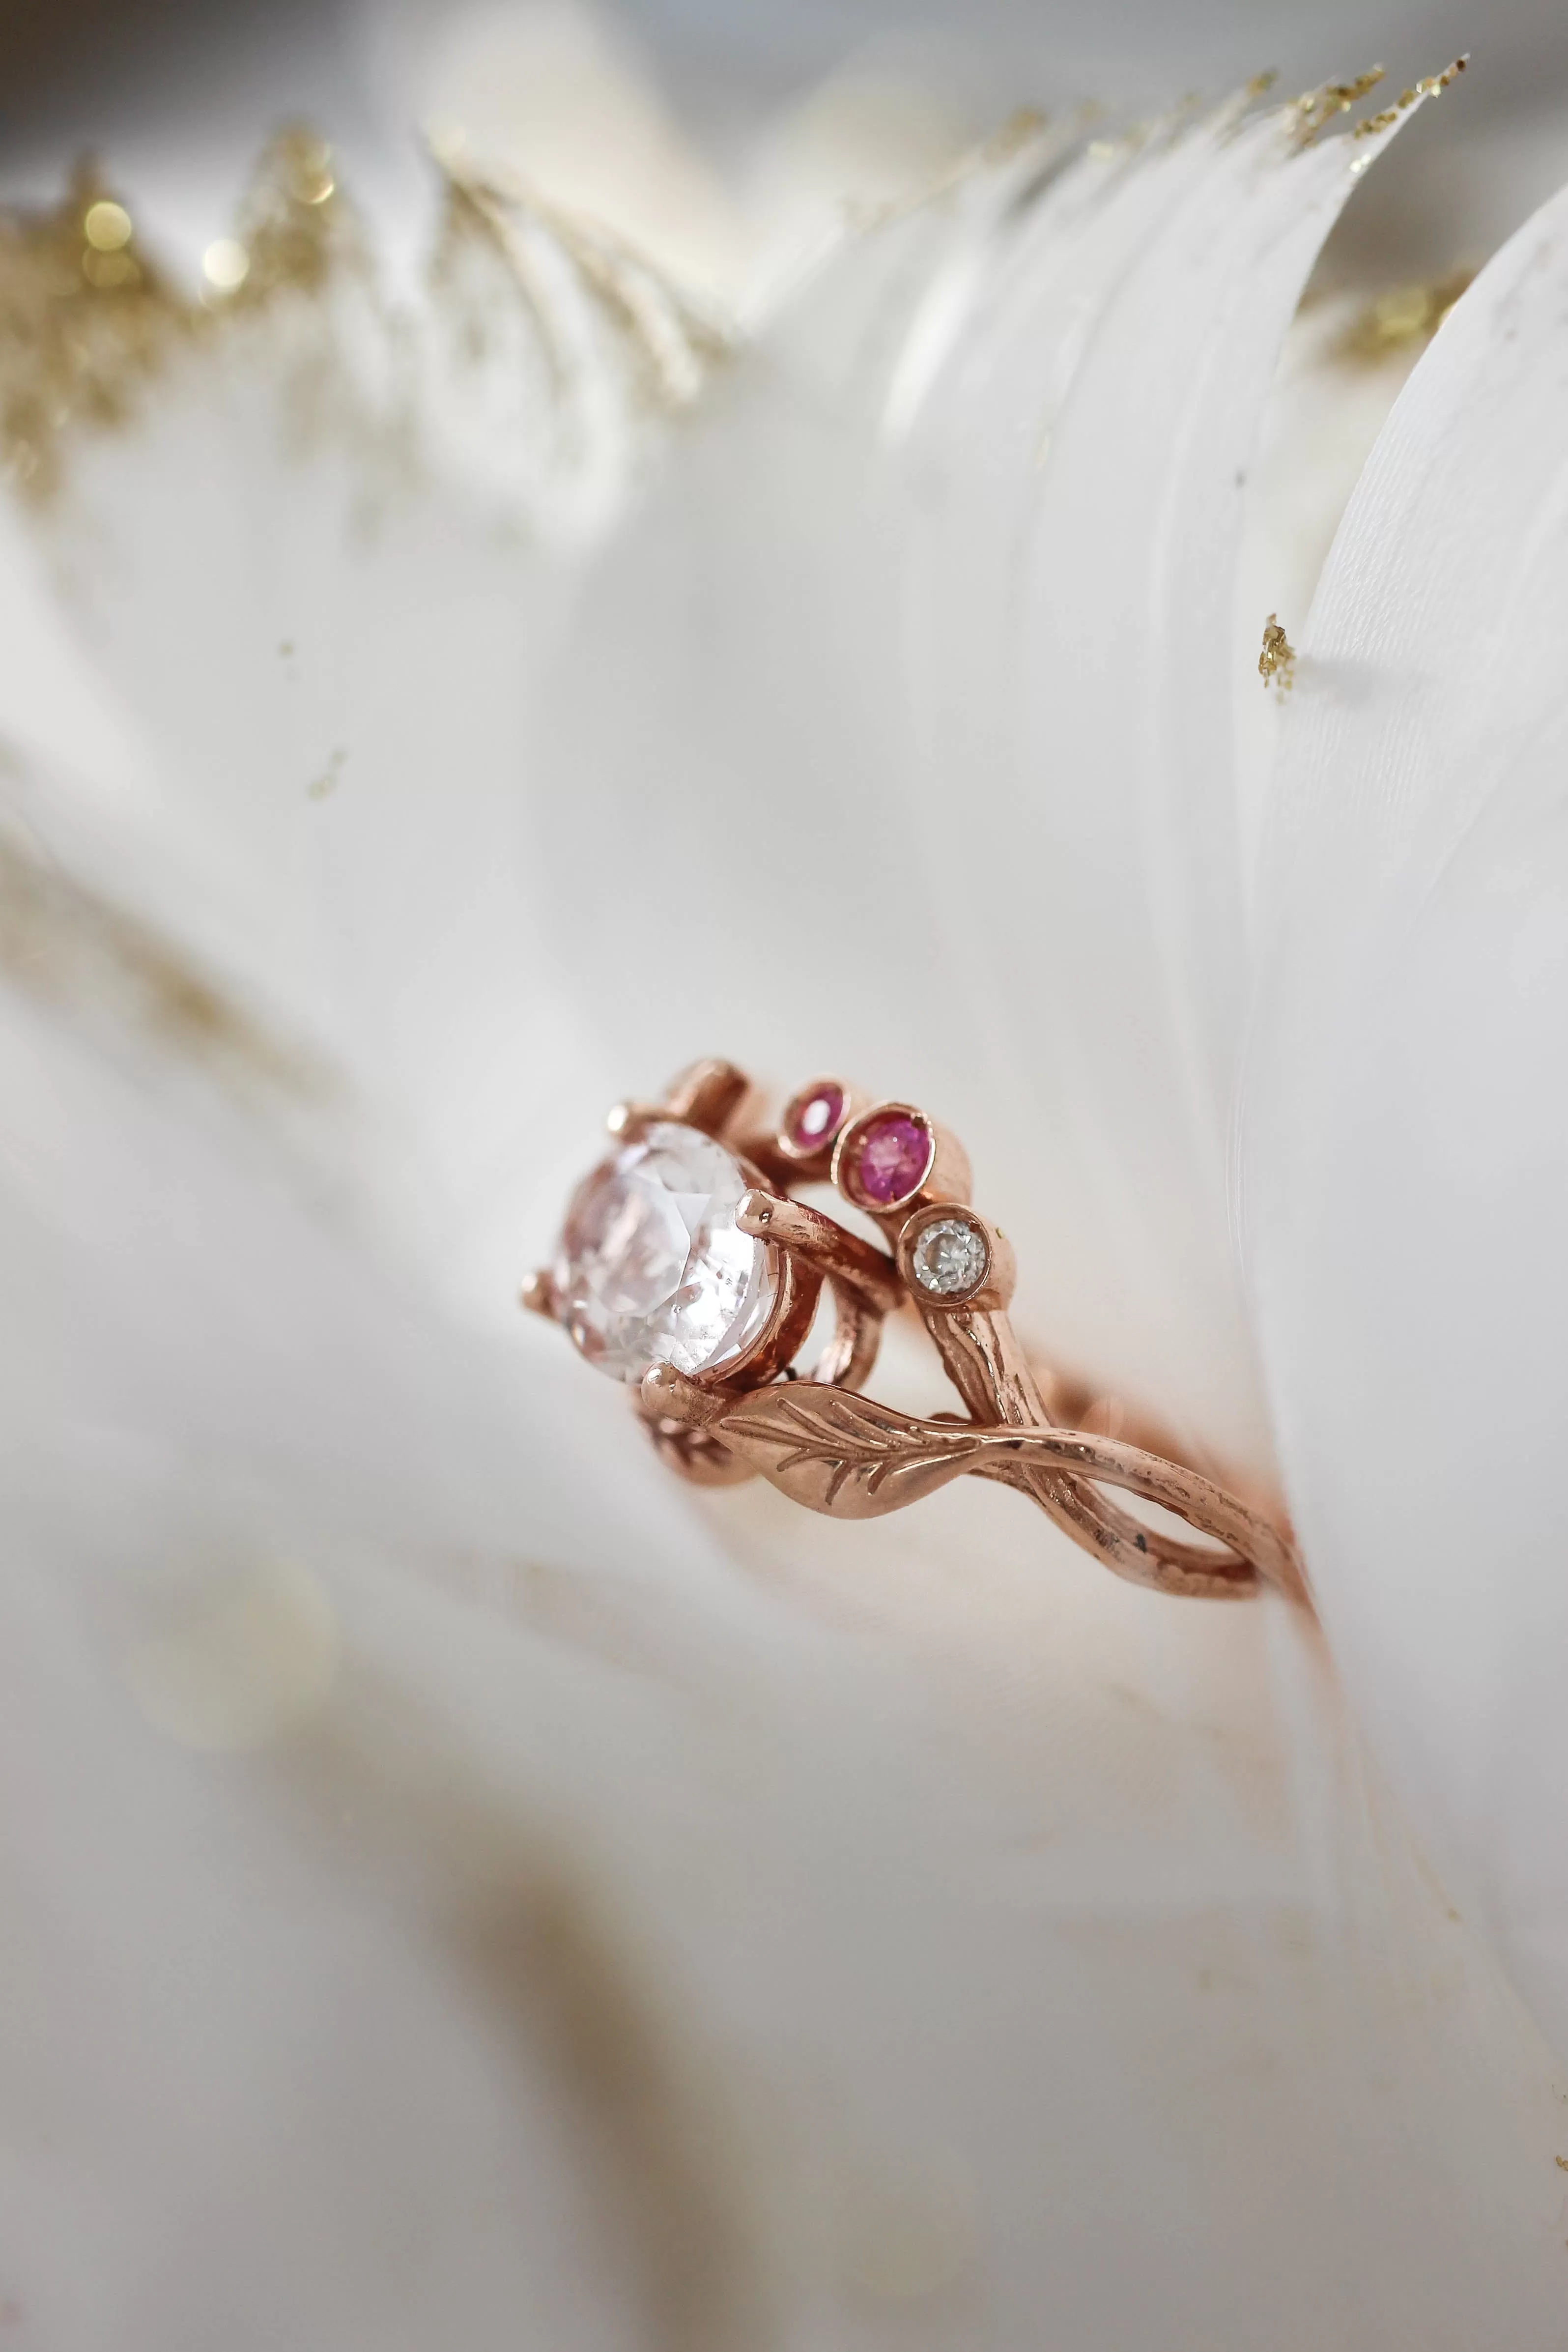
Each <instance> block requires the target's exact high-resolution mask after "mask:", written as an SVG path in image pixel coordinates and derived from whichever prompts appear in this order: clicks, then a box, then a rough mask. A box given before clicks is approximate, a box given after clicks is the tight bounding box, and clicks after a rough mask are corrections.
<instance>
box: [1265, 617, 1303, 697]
mask: <svg viewBox="0 0 1568 2352" xmlns="http://www.w3.org/2000/svg"><path fill="white" fill-rule="evenodd" d="M1258 675H1259V677H1260V678H1261V679H1262V681H1263V684H1264V686H1265V687H1266V688H1267V687H1270V686H1274V687H1278V688H1279V690H1280V692H1281V694H1289V692H1290V690H1291V687H1292V686H1294V684H1295V682H1296V648H1295V646H1293V645H1292V644H1291V640H1290V638H1289V637H1288V636H1287V635H1285V632H1284V630H1283V629H1282V628H1281V626H1280V615H1279V614H1278V613H1270V615H1269V617H1268V619H1267V620H1266V621H1265V622H1264V624H1263V650H1262V652H1261V653H1260V655H1259V656H1258Z"/></svg>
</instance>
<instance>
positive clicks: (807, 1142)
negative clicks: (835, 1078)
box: [789, 1079, 844, 1151]
mask: <svg viewBox="0 0 1568 2352" xmlns="http://www.w3.org/2000/svg"><path fill="white" fill-rule="evenodd" d="M843 1115H844V1090H843V1088H842V1087H835V1086H834V1085H833V1083H832V1081H831V1079H829V1080H828V1081H827V1082H826V1083H825V1084H824V1085H822V1086H820V1087H812V1089H811V1091H810V1094H809V1095H803V1096H800V1097H798V1099H797V1100H796V1103H795V1106H794V1108H793V1109H792V1110H791V1111H790V1114H789V1140H790V1142H791V1143H792V1144H794V1145H795V1146H796V1148H797V1149H798V1150H801V1151H811V1150H815V1149H816V1147H817V1145H818V1144H819V1143H821V1142H822V1141H824V1140H825V1139H826V1138H827V1137H828V1136H830V1135H831V1133H832V1132H833V1129H835V1128H836V1127H837V1125H838V1123H839V1121H840V1119H841V1118H842V1117H843Z"/></svg>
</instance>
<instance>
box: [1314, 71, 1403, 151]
mask: <svg viewBox="0 0 1568 2352" xmlns="http://www.w3.org/2000/svg"><path fill="white" fill-rule="evenodd" d="M1384 72H1385V68H1384V67H1382V66H1368V68H1366V71H1365V72H1364V73H1359V74H1357V75H1356V76H1355V77H1354V79H1353V80H1351V81H1327V82H1324V83H1323V84H1322V88H1321V89H1309V90H1303V91H1302V93H1301V97H1300V98H1298V99H1297V100H1296V101H1295V104H1294V105H1293V106H1292V107H1291V115H1292V116H1293V118H1294V120H1293V121H1292V122H1291V136H1292V138H1293V139H1294V141H1295V142H1296V144H1297V146H1299V147H1310V146H1311V145H1312V141H1313V140H1314V139H1315V138H1316V137H1317V135H1318V133H1319V131H1322V129H1323V127H1324V126H1325V124H1327V123H1330V122H1332V121H1334V119H1335V117H1336V116H1338V115H1341V114H1348V113H1349V112H1350V110H1351V108H1352V107H1353V106H1354V105H1355V104H1356V103H1357V101H1358V100H1361V99H1364V97H1365V96H1366V93H1367V91H1368V90H1369V89H1376V87H1377V85H1378V83H1379V82H1380V81H1381V80H1382V79H1383V76H1384Z"/></svg>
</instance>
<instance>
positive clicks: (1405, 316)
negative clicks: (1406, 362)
mask: <svg viewBox="0 0 1568 2352" xmlns="http://www.w3.org/2000/svg"><path fill="white" fill-rule="evenodd" d="M1475 274H1476V273H1475V271H1474V270H1473V269H1469V268H1463V269H1450V270H1448V272H1447V274H1446V275H1445V276H1443V277H1441V278H1432V279H1431V280H1430V281H1429V283H1427V285H1425V286H1395V287H1392V288H1391V289H1389V291H1388V292H1387V293H1386V294H1380V295H1379V296H1378V298H1377V299H1376V301H1375V302H1373V303H1371V304H1370V305H1369V306H1368V308H1367V309H1366V310H1364V311H1363V312H1362V313H1361V315H1360V317H1359V318H1357V319H1355V320H1353V321H1352V322H1351V324H1350V326H1349V327H1348V328H1347V329H1346V331H1345V333H1344V335H1343V339H1342V341H1341V342H1340V345H1339V356H1340V357H1341V358H1342V359H1350V360H1373V361H1376V360H1381V359H1384V358H1385V357H1386V356H1387V354H1388V353H1389V352H1396V351H1401V350H1404V349H1405V348H1406V347H1407V346H1408V345H1410V344H1412V343H1420V342H1426V341H1429V340H1430V338H1431V337H1432V336H1433V335H1435V334H1436V333H1437V330H1438V328H1439V327H1440V326H1441V325H1442V323H1443V321H1444V320H1445V319H1446V318H1447V317H1448V313H1449V311H1450V310H1452V309H1453V307H1454V305H1455V303H1456V302H1457V301H1458V299H1459V297H1460V295H1461V294H1462V293H1463V292H1464V290H1465V289H1466V287H1467V286H1469V283H1470V281H1471V279H1472V278H1474V276H1475Z"/></svg>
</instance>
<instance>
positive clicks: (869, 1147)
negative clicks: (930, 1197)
mask: <svg viewBox="0 0 1568 2352" xmlns="http://www.w3.org/2000/svg"><path fill="white" fill-rule="evenodd" d="M930 1156H931V1138H930V1135H929V1133H928V1131H927V1130H926V1129H925V1128H924V1127H921V1126H920V1125H919V1124H918V1123H917V1122H916V1121H915V1119H912V1118H904V1115H903V1113H902V1112H896V1111H895V1112H890V1113H889V1114H888V1116H887V1117H886V1118H875V1119H873V1121H872V1123H871V1125H870V1126H869V1127H868V1128H867V1129H866V1130H865V1133H864V1134H863V1135H862V1137H861V1139H860V1155H859V1158H858V1159H857V1160H856V1162H855V1174H856V1177H857V1179H858V1181H859V1183H860V1189H861V1191H862V1192H863V1193H864V1194H865V1197H866V1199H867V1200H868V1201H874V1202H877V1204H878V1205H879V1206H880V1207H883V1208H886V1207H887V1206H888V1205H889V1203H890V1202H894V1201H902V1200H904V1199H905V1198H906V1197H907V1195H908V1194H909V1193H911V1192H914V1191H915V1188H916V1186H917V1185H918V1184H919V1182H920V1181H921V1179H922V1177H923V1176H924V1175H925V1163H926V1161H927V1160H929V1158H930Z"/></svg>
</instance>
